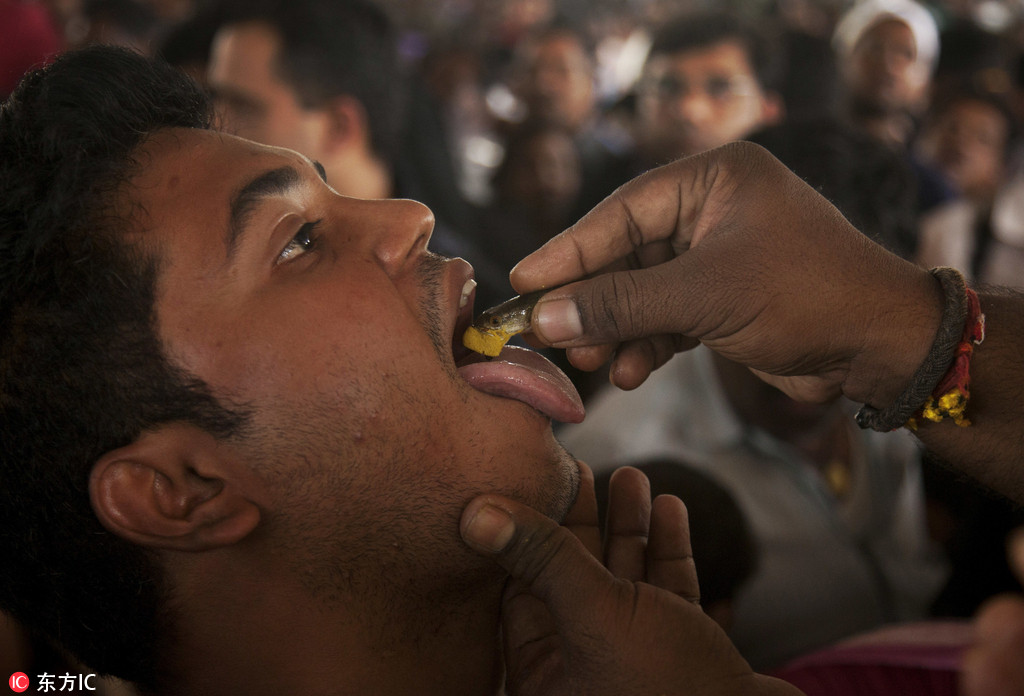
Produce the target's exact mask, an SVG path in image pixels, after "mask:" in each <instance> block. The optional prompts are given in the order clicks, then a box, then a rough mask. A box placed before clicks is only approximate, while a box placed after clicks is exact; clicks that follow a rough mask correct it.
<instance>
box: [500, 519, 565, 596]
mask: <svg viewBox="0 0 1024 696" xmlns="http://www.w3.org/2000/svg"><path fill="white" fill-rule="evenodd" d="M563 532H564V530H563V529H562V528H561V527H558V526H554V527H552V528H544V529H540V530H536V531H534V532H532V533H529V534H525V535H523V536H522V537H521V538H520V539H519V540H518V542H517V543H516V550H515V560H514V562H513V564H512V568H511V572H512V575H513V576H515V577H517V578H521V579H523V580H525V581H526V582H528V583H532V582H534V581H535V580H536V579H537V578H538V577H540V576H541V575H542V574H543V573H544V572H545V571H546V570H547V569H548V568H549V567H550V566H551V565H552V563H553V562H555V560H556V559H557V558H558V557H559V556H560V555H561V554H562V551H563V549H564V548H565V544H566V543H567V542H568V538H567V536H566V534H567V533H563Z"/></svg>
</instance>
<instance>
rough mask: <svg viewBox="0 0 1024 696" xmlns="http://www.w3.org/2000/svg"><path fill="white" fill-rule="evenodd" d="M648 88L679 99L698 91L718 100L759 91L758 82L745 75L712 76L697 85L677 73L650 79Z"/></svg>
mask: <svg viewBox="0 0 1024 696" xmlns="http://www.w3.org/2000/svg"><path fill="white" fill-rule="evenodd" d="M647 88H648V89H649V90H650V91H652V92H654V93H655V94H657V96H658V97H660V98H662V99H679V98H681V97H685V96H689V95H691V94H695V93H696V94H703V95H704V96H705V97H707V98H708V99H710V100H712V101H717V102H721V101H726V100H728V99H731V98H733V97H752V96H755V95H756V94H757V92H758V87H757V82H756V81H755V80H754V79H753V78H752V77H747V76H745V75H734V76H732V77H726V76H718V75H716V76H711V77H708V78H705V79H704V80H703V81H702V82H698V83H697V84H696V85H694V84H691V83H690V82H689V81H688V80H686V79H684V78H681V77H679V76H677V75H664V76H662V77H661V78H659V79H657V80H652V81H650V82H649V83H648V84H647Z"/></svg>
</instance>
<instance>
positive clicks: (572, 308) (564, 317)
mask: <svg viewBox="0 0 1024 696" xmlns="http://www.w3.org/2000/svg"><path fill="white" fill-rule="evenodd" d="M533 331H534V333H537V334H540V337H541V338H543V339H544V340H545V341H546V342H547V343H561V342H563V341H571V340H573V339H575V338H579V337H580V336H582V335H583V324H581V323H580V312H579V310H578V309H577V308H576V301H575V300H573V299H572V298H571V297H561V298H558V299H555V300H541V301H540V302H539V303H538V304H537V307H536V308H535V309H534V310H533Z"/></svg>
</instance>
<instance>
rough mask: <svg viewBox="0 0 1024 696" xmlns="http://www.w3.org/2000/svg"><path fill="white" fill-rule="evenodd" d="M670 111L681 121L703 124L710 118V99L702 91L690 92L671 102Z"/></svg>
mask: <svg viewBox="0 0 1024 696" xmlns="http://www.w3.org/2000/svg"><path fill="white" fill-rule="evenodd" d="M672 110H673V111H674V112H675V114H676V118H678V119H679V120H681V121H686V122H689V123H693V124H700V123H704V122H705V121H707V120H708V118H710V116H711V112H712V108H711V99H710V98H709V97H708V95H706V94H705V93H704V92H702V91H699V90H690V91H688V92H685V93H683V94H680V95H679V96H677V97H676V98H675V99H674V100H673V102H672Z"/></svg>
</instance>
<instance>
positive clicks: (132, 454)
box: [89, 423, 260, 551]
mask: <svg viewBox="0 0 1024 696" xmlns="http://www.w3.org/2000/svg"><path fill="white" fill-rule="evenodd" d="M227 457H228V454H227V452H226V451H225V448H223V447H220V446H218V444H217V442H216V440H215V439H214V438H213V436H211V435H210V434H209V433H206V432H205V431H203V430H201V429H199V428H196V427H194V426H189V425H183V424H180V423H174V424H165V425H161V426H159V427H158V428H156V429H154V430H149V431H146V432H145V433H143V434H142V435H140V436H139V437H138V439H136V440H135V441H134V442H132V443H131V444H129V445H126V446H125V447H121V448H118V449H116V450H112V451H110V452H107V453H106V454H105V455H103V456H102V457H100V459H99V460H98V461H97V462H96V463H95V464H94V465H93V467H92V473H91V475H90V477H89V496H90V499H91V501H92V507H93V510H94V512H95V513H96V516H97V517H98V518H99V520H100V522H101V523H102V524H103V526H104V527H106V528H107V529H109V530H110V531H112V532H113V533H114V534H117V535H118V536H120V537H123V538H125V539H128V540H129V541H132V542H134V543H136V544H139V545H141V546H147V547H151V548H160V549H172V550H177V551H205V550H208V549H213V548H217V547H222V546H229V545H231V544H234V543H237V542H239V541H241V540H242V539H244V538H245V537H246V536H248V534H249V533H250V532H251V531H252V530H253V529H254V528H255V527H256V526H257V525H258V524H259V520H260V509H259V507H258V506H257V504H256V503H255V502H254V501H253V500H251V499H250V497H249V496H248V495H247V494H246V492H245V491H246V488H247V487H246V486H245V485H244V480H242V479H240V478H239V477H240V476H242V474H243V471H244V468H243V467H241V466H240V465H239V464H238V462H236V461H231V460H230V459H228V458H227Z"/></svg>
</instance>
